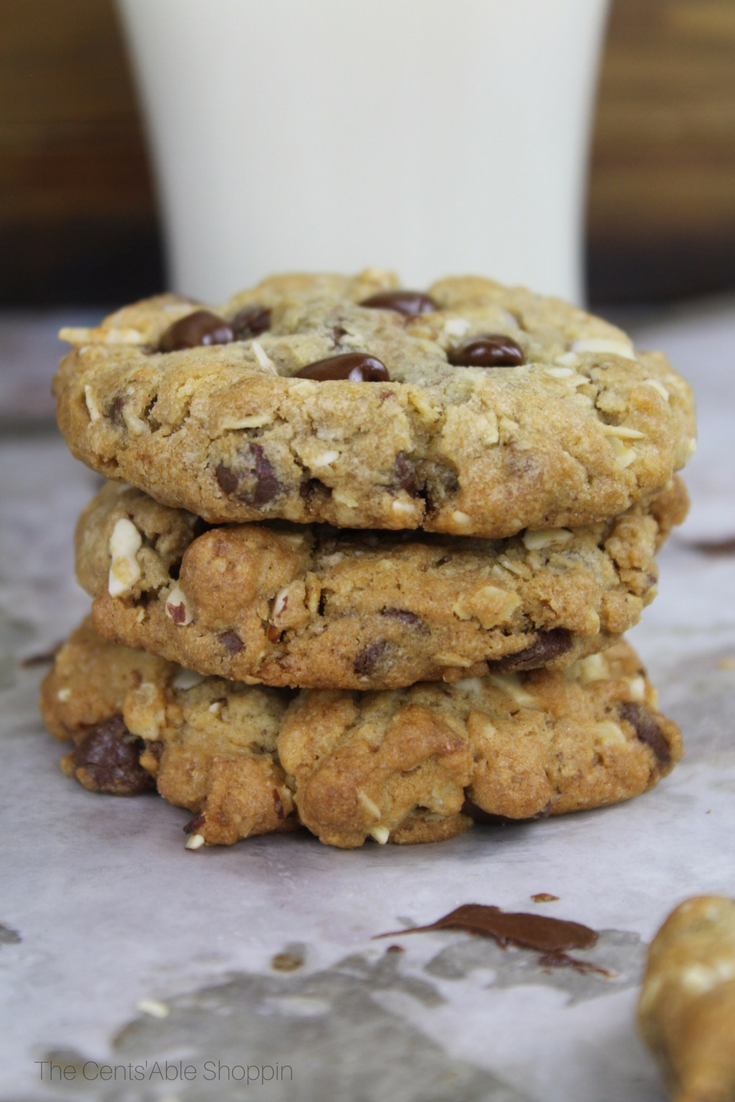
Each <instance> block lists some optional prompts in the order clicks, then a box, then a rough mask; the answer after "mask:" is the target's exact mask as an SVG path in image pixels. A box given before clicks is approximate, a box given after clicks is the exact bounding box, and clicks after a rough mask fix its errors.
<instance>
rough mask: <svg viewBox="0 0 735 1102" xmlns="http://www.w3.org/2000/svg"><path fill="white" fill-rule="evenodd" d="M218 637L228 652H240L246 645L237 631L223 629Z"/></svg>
mask: <svg viewBox="0 0 735 1102" xmlns="http://www.w3.org/2000/svg"><path fill="white" fill-rule="evenodd" d="M218 638H219V641H220V643H221V644H222V646H223V647H224V648H225V650H226V651H227V653H228V654H233V655H234V654H239V653H240V651H241V650H242V648H243V647H244V646H245V644H244V643H243V641H242V639H241V638H240V636H239V635H238V634H237V632H236V631H223V632H222V634H221V635H219V636H218Z"/></svg>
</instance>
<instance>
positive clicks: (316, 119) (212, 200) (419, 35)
mask: <svg viewBox="0 0 735 1102" xmlns="http://www.w3.org/2000/svg"><path fill="white" fill-rule="evenodd" d="M119 5H120V8H121V11H122V13H123V18H124V23H125V26H126V30H127V33H128V38H129V41H130V43H131V47H132V52H133V57H134V61H135V65H136V70H137V75H138V78H139V83H140V87H141V89H142V93H143V100H144V104H145V108H146V114H147V121H148V127H149V134H150V138H151V148H152V154H153V161H154V167H155V171H156V176H157V180H158V185H159V192H160V196H161V199H162V207H163V216H164V223H165V228H166V237H167V246H168V257H169V265H170V268H169V271H170V281H171V284H172V285H173V287H174V288H175V289H176V290H179V291H185V292H187V293H189V294H192V295H195V296H197V297H201V298H203V299H206V300H209V301H217V300H219V299H224V298H225V297H227V296H229V295H230V294H231V293H233V292H234V291H235V290H236V289H239V288H241V287H245V286H248V285H250V284H252V283H253V282H255V281H257V280H259V279H261V278H263V277H264V276H266V275H269V274H271V273H273V272H277V271H284V270H289V269H291V270H293V269H296V270H306V271H313V270H334V271H345V272H354V271H358V270H359V269H361V268H364V267H367V266H369V265H374V266H379V267H390V268H396V269H397V270H398V271H399V272H400V273H401V276H402V278H403V281H404V285H407V286H416V287H423V286H425V285H426V284H427V283H429V282H430V281H431V280H432V279H435V278H437V277H439V276H442V275H445V274H447V273H467V272H476V273H482V274H487V275H492V276H494V277H496V278H498V279H500V280H502V281H504V282H511V283H512V282H521V283H526V284H528V285H530V286H532V287H533V288H534V289H535V290H539V291H545V292H550V293H555V294H559V295H562V296H564V297H566V298H570V299H574V300H577V301H579V300H580V299H581V297H582V279H581V268H582V258H581V243H582V223H583V212H584V189H585V177H586V164H587V149H588V134H589V126H590V116H591V107H592V102H593V96H594V89H595V74H596V65H597V58H598V52H599V46H600V41H601V37H602V30H603V25H604V15H605V9H606V0H361V2H359V3H358V2H357V0H119Z"/></svg>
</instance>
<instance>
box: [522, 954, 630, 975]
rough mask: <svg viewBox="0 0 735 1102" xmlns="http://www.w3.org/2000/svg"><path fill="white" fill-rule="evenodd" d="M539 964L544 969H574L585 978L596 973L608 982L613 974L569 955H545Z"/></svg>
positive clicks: (587, 961) (539, 960) (541, 957)
mask: <svg viewBox="0 0 735 1102" xmlns="http://www.w3.org/2000/svg"><path fill="white" fill-rule="evenodd" d="M538 962H539V964H540V965H541V966H542V967H543V968H573V969H574V971H575V972H581V973H582V975H583V976H584V975H589V974H590V973H591V972H595V973H596V974H597V975H598V976H604V978H605V979H606V980H609V979H610V978H611V976H612V972H609V971H608V969H607V968H600V967H599V965H597V964H593V963H592V961H589V960H579V958H578V957H570V956H569V954H568V953H543V954H542V956H540V957H539V959H538Z"/></svg>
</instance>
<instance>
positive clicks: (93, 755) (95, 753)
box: [72, 715, 155, 796]
mask: <svg viewBox="0 0 735 1102" xmlns="http://www.w3.org/2000/svg"><path fill="white" fill-rule="evenodd" d="M144 748H145V743H144V742H143V739H142V738H138V736H137V735H132V734H131V733H130V731H129V730H128V729H127V727H126V726H125V720H124V719H123V717H122V716H121V715H117V716H110V718H109V719H105V720H103V721H102V723H98V724H97V725H96V727H93V728H92V729H91V730H90V731H88V732H87V734H86V735H85V736H84V738H82V739H81V740H80V742H79V743H78V744H77V747H76V749H75V750H74V751H73V753H72V762H73V763H74V768H75V769H77V770H81V771H83V772H84V774H85V779H88V780H89V781H90V782H91V785H93V786H94V788H96V789H97V790H98V791H99V792H108V793H110V794H111V795H113V796H137V795H139V794H140V793H141V792H150V790H151V789H152V788H154V787H155V785H154V782H153V778H152V777H151V775H150V774H149V773H146V771H145V769H144V768H143V766H142V765H141V764H140V760H139V759H140V755H141V753H142V752H143V750H144Z"/></svg>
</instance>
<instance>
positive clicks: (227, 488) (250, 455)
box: [214, 444, 283, 505]
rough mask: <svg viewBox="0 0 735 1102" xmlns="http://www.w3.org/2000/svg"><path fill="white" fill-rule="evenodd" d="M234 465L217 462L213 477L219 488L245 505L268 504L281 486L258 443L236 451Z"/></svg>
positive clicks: (280, 489) (279, 490)
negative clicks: (234, 467)
mask: <svg viewBox="0 0 735 1102" xmlns="http://www.w3.org/2000/svg"><path fill="white" fill-rule="evenodd" d="M237 460H238V463H237V469H234V470H233V468H232V467H228V466H226V465H225V464H224V463H220V464H218V466H217V469H216V470H215V472H214V473H215V477H216V479H217V482H218V483H219V486H220V489H221V490H222V491H223V492H224V493H226V494H234V496H235V497H236V498H238V500H239V501H244V502H245V503H246V504H247V505H267V504H268V502H269V501H272V500H273V498H274V497H277V496H278V495H279V494H280V493H281V491H282V489H283V487H282V486H281V483H280V482H279V481H278V479H277V478H276V474H275V471H274V470H273V467H272V466H271V464H270V461H269V460H268V458H267V456H266V454H265V452H264V451H263V448H262V447H261V445H260V444H248V445H247V447H246V448H244V449H243V450H242V451H239V452H238V453H237Z"/></svg>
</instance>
